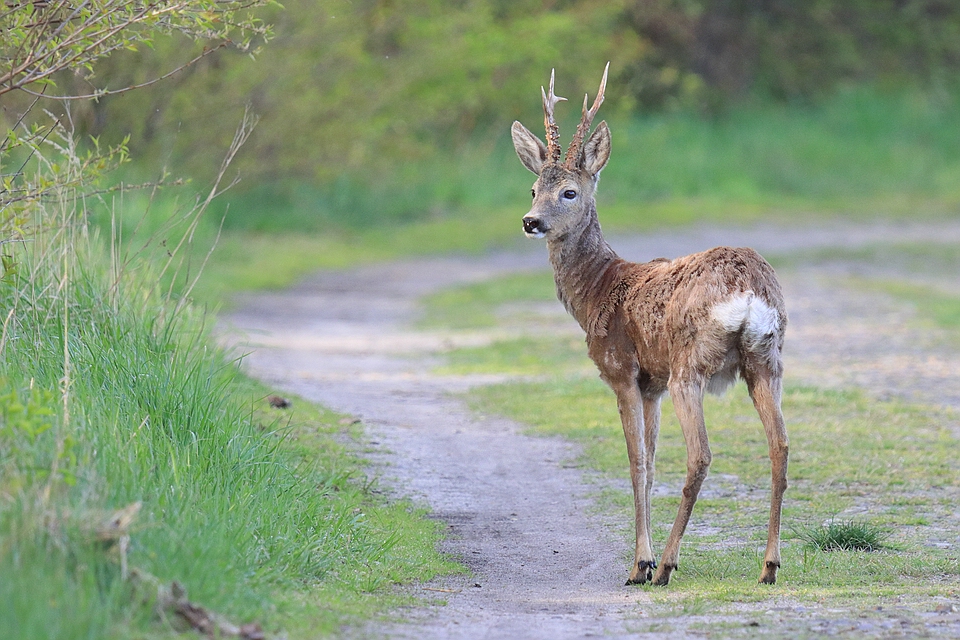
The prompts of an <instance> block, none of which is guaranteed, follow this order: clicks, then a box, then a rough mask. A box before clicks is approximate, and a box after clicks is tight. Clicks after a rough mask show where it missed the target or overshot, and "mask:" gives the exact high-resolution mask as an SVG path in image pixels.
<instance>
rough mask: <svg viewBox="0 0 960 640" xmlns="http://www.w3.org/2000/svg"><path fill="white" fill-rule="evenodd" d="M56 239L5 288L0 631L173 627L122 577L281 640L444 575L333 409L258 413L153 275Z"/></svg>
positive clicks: (28, 634)
mask: <svg viewBox="0 0 960 640" xmlns="http://www.w3.org/2000/svg"><path fill="white" fill-rule="evenodd" d="M51 233H52V234H53V235H54V237H53V238H50V237H39V238H36V239H35V242H34V243H32V244H30V245H28V247H27V248H26V249H24V250H23V251H22V252H19V253H18V255H17V256H16V257H15V258H16V261H17V262H18V263H19V264H17V266H16V272H15V273H9V274H8V276H7V277H6V278H5V279H4V280H3V281H2V282H0V308H3V309H5V310H6V311H7V312H6V313H5V314H4V318H3V320H4V323H3V332H2V340H0V575H3V580H0V628H2V629H4V630H5V633H6V635H5V637H11V638H24V639H27V638H30V639H32V638H64V639H67V638H90V637H97V638H128V637H141V636H143V635H151V637H153V636H166V635H168V634H169V635H173V634H174V630H173V627H172V626H171V619H172V618H174V617H175V616H167V617H163V616H160V617H158V616H157V615H156V613H155V611H154V605H155V604H156V603H157V602H159V598H158V596H157V592H156V590H154V591H153V592H151V591H150V590H149V589H148V590H147V592H146V593H144V592H143V590H142V589H141V590H139V591H137V592H136V593H135V592H134V588H133V582H132V579H131V578H130V577H129V576H131V575H133V574H134V573H135V572H134V570H136V573H137V574H138V575H149V576H154V577H156V578H157V580H158V581H159V583H161V584H169V583H170V582H171V581H174V580H176V581H177V582H179V583H180V584H182V585H183V586H184V587H185V588H186V590H187V594H188V596H189V598H190V601H191V602H194V603H197V604H199V605H202V606H203V607H206V608H208V609H209V610H212V611H215V612H217V613H219V614H222V615H224V616H226V617H227V618H228V619H230V620H232V621H234V622H236V623H248V622H251V621H257V622H259V623H261V624H263V626H264V627H265V628H266V629H267V630H268V631H279V630H281V629H286V630H287V631H289V632H290V633H292V634H294V637H308V636H309V637H315V636H316V635H333V634H335V633H336V632H337V629H339V628H340V627H341V625H343V624H344V623H345V622H348V621H358V620H365V619H369V618H370V617H371V616H373V615H375V614H377V613H380V612H383V611H385V609H386V608H387V607H390V606H393V605H395V604H397V602H398V601H399V598H400V596H398V595H396V594H395V592H394V590H393V585H394V584H396V583H408V582H413V581H418V580H428V579H430V578H431V577H433V576H435V575H438V574H440V573H445V572H449V571H454V570H456V567H455V566H454V565H453V564H451V563H450V562H448V561H447V560H446V559H444V558H443V557H442V556H440V555H439V554H438V552H437V551H436V543H437V541H438V539H439V537H440V535H441V532H440V531H439V530H438V528H437V526H436V524H435V523H433V522H431V521H429V520H428V519H426V518H424V517H423V515H424V514H423V513H422V511H420V510H419V509H417V508H415V507H414V506H412V505H410V504H408V503H404V502H388V501H387V500H385V499H384V498H383V496H382V495H381V494H380V492H379V490H378V489H377V486H376V483H375V482H373V481H371V480H370V479H369V478H367V477H366V476H365V473H364V471H363V463H362V461H361V460H359V459H358V458H357V457H356V456H355V455H354V453H352V448H351V446H350V445H349V444H345V442H346V441H348V440H349V439H350V438H351V437H352V436H356V435H357V434H356V433H351V432H350V427H346V426H344V425H341V424H340V423H339V419H340V416H337V415H335V414H332V413H330V412H327V411H323V410H321V409H317V408H314V407H311V406H309V405H308V404H307V403H305V402H297V403H296V406H295V409H294V410H293V411H292V412H290V413H282V414H281V413H277V412H274V411H272V410H270V409H268V408H267V406H266V403H265V402H264V401H263V398H264V396H265V395H266V393H267V390H266V389H264V388H262V387H260V386H258V385H257V384H255V383H253V382H251V381H250V380H248V379H246V378H244V377H243V376H242V375H241V374H240V373H239V371H238V368H237V365H236V363H235V362H231V361H229V360H228V359H227V358H226V357H225V355H224V354H223V353H221V352H220V351H219V350H218V349H216V348H215V347H213V346H212V341H211V340H210V337H209V331H208V327H206V326H205V323H206V321H207V319H206V318H205V317H204V316H202V315H199V314H198V313H196V312H195V311H193V310H192V309H191V308H190V307H184V306H178V305H177V304H176V300H171V299H169V298H167V297H165V296H163V295H161V294H160V293H159V292H158V291H157V287H156V286H155V284H156V282H157V280H158V279H157V277H156V272H155V270H153V269H152V268H151V267H150V266H149V264H141V263H137V268H121V263H120V262H118V261H117V260H113V261H111V260H110V259H109V258H108V257H106V255H107V253H108V252H105V251H103V250H102V244H101V243H99V242H97V241H96V239H90V238H88V237H86V234H85V233H84V232H83V231H82V227H77V226H75V225H74V224H65V225H63V226H61V227H60V229H59V230H58V231H54V232H51ZM117 255H118V254H117V252H113V256H114V258H116V257H117ZM127 266H129V265H127ZM11 271H12V270H11ZM151 283H153V284H151ZM138 503H139V504H140V508H139V511H138V512H137V511H136V509H135V508H133V512H136V517H135V519H132V522H127V523H124V524H122V526H121V525H118V526H117V531H116V532H115V533H116V535H113V534H110V535H109V536H107V538H104V535H105V534H104V533H103V527H104V526H107V525H105V524H104V523H109V522H112V521H113V520H112V519H113V517H114V516H113V515H111V514H116V513H117V512H118V510H121V509H123V508H125V507H127V508H130V507H133V506H134V505H137V504H138ZM124 535H129V547H128V548H127V549H126V550H125V551H124V550H123V547H122V545H121V544H120V543H119V541H120V540H121V539H122V538H123V537H124Z"/></svg>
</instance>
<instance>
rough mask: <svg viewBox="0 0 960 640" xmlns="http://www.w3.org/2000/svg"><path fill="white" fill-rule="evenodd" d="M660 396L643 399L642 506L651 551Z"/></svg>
mask: <svg viewBox="0 0 960 640" xmlns="http://www.w3.org/2000/svg"><path fill="white" fill-rule="evenodd" d="M660 398H661V396H660V395H657V396H652V397H647V396H644V397H643V428H644V442H645V444H646V445H647V451H646V453H647V455H646V458H645V459H644V467H646V471H647V484H646V486H645V487H644V495H643V505H644V510H643V513H644V516H645V518H646V523H645V524H646V531H647V544H648V545H649V547H650V548H651V549H653V527H652V526H651V524H650V494H651V493H652V491H653V477H654V467H655V460H656V455H657V438H658V437H659V436H660Z"/></svg>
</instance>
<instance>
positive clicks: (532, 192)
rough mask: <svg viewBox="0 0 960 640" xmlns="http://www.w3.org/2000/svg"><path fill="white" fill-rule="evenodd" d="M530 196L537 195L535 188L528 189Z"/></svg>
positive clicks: (534, 196)
mask: <svg viewBox="0 0 960 640" xmlns="http://www.w3.org/2000/svg"><path fill="white" fill-rule="evenodd" d="M530 197H531V198H536V197H537V190H536V189H530Z"/></svg>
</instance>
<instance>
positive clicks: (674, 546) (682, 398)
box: [653, 381, 712, 586]
mask: <svg viewBox="0 0 960 640" xmlns="http://www.w3.org/2000/svg"><path fill="white" fill-rule="evenodd" d="M670 395H671V397H672V398H673V404H674V407H675V408H676V410H677V418H679V420H680V429H681V430H682V431H683V439H684V441H685V442H686V444H687V479H686V482H685V484H684V486H683V495H682V497H681V498H680V509H679V510H678V512H677V519H676V520H674V522H673V528H672V529H671V530H670V536H669V537H668V538H667V544H666V547H665V548H664V550H663V558H662V560H661V561H660V566H659V567H658V568H657V573H656V575H655V576H654V578H653V583H654V584H656V585H659V586H663V585H666V584H667V583H669V582H670V574H671V573H673V571H674V569H676V568H677V564H678V563H679V561H680V540H681V539H682V538H683V533H684V531H686V529H687V523H688V522H690V514H691V513H693V505H694V504H695V503H696V502H697V496H698V495H699V493H700V487H701V486H702V485H703V481H704V479H705V478H706V477H707V470H708V469H709V468H710V461H711V459H712V456H711V454H710V444H709V442H708V441H707V429H706V426H705V425H704V422H703V385H702V384H701V383H700V382H698V381H677V382H674V381H671V383H670Z"/></svg>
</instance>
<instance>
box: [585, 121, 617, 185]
mask: <svg viewBox="0 0 960 640" xmlns="http://www.w3.org/2000/svg"><path fill="white" fill-rule="evenodd" d="M609 159H610V127H608V126H607V121H606V120H604V121H603V122H601V123H600V124H599V125H597V129H596V131H594V132H593V135H592V136H590V139H589V140H587V144H585V145H583V153H582V154H581V156H580V166H581V167H582V168H583V170H584V171H586V172H587V173H588V174H590V175H591V176H595V175H597V174H598V173H600V170H601V169H603V168H604V167H605V166H606V165H607V160H609Z"/></svg>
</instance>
